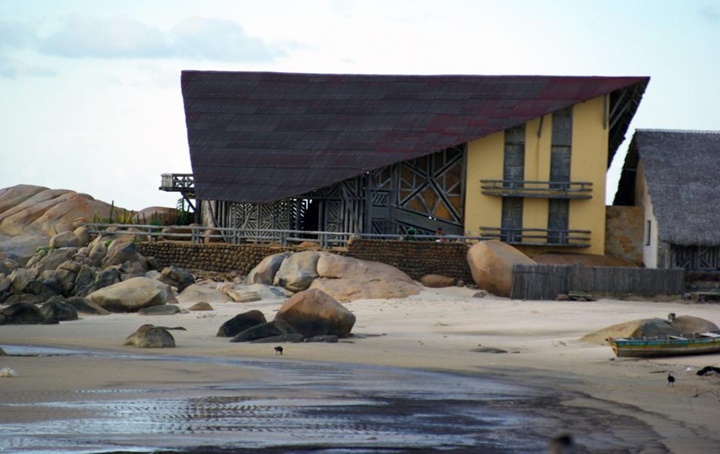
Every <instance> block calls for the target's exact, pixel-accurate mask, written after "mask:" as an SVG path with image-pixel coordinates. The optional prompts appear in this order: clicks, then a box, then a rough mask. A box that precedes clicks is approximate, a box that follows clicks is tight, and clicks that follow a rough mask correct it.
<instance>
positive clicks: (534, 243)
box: [465, 95, 610, 254]
mask: <svg viewBox="0 0 720 454" xmlns="http://www.w3.org/2000/svg"><path fill="white" fill-rule="evenodd" d="M607 97H608V95H604V96H599V97H596V98H593V99H590V100H588V101H585V102H582V103H579V104H575V105H573V106H571V107H568V108H566V109H563V110H560V111H557V112H554V113H551V114H547V115H543V116H541V117H538V118H535V119H532V120H530V121H527V122H525V123H524V124H522V125H518V126H516V127H513V128H511V129H506V130H504V131H501V132H498V133H495V134H491V135H489V136H487V137H483V138H480V139H477V140H473V141H471V142H469V143H468V145H467V191H466V199H465V229H466V231H469V232H473V233H474V234H478V235H481V236H490V237H497V238H499V239H502V240H503V241H505V242H508V243H511V244H514V245H518V246H519V247H520V248H521V249H525V250H526V252H528V253H532V252H533V249H539V250H542V251H549V250H562V251H567V250H568V249H570V250H572V249H576V250H577V249H582V251H583V252H587V253H594V254H603V253H604V250H605V172H606V169H607V167H608V166H609V163H608V156H609V155H608V142H609V133H610V128H609V124H608V116H609V112H608V104H609V103H608V99H607Z"/></svg>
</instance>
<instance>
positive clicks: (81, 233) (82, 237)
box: [73, 226, 90, 247]
mask: <svg viewBox="0 0 720 454" xmlns="http://www.w3.org/2000/svg"><path fill="white" fill-rule="evenodd" d="M73 233H74V234H75V236H76V237H77V239H78V243H79V246H81V247H82V246H87V245H88V244H90V231H89V229H88V228H87V227H85V226H80V227H78V228H76V229H75V230H73Z"/></svg>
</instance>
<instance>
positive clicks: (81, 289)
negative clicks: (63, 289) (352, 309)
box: [70, 265, 95, 296]
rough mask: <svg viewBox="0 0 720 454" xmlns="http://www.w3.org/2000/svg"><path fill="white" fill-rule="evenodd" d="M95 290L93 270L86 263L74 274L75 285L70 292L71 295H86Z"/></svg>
mask: <svg viewBox="0 0 720 454" xmlns="http://www.w3.org/2000/svg"><path fill="white" fill-rule="evenodd" d="M93 290H95V272H94V271H93V268H92V267H90V266H88V265H83V266H81V267H80V271H78V273H77V276H75V285H74V286H73V289H72V291H71V292H70V294H71V295H73V296H87V295H89V294H90V293H92V292H93Z"/></svg>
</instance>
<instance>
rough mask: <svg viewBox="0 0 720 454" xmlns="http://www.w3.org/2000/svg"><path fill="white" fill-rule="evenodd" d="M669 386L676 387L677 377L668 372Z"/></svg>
mask: <svg viewBox="0 0 720 454" xmlns="http://www.w3.org/2000/svg"><path fill="white" fill-rule="evenodd" d="M667 378H668V386H675V376H674V375H673V373H672V372H668V377H667Z"/></svg>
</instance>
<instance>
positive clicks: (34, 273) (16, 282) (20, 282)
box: [8, 268, 39, 293]
mask: <svg viewBox="0 0 720 454" xmlns="http://www.w3.org/2000/svg"><path fill="white" fill-rule="evenodd" d="M38 274H39V273H38V270H36V269H31V268H18V269H16V270H14V271H13V272H12V273H10V274H9V275H8V279H10V281H11V282H12V284H11V285H10V291H11V292H13V293H21V292H22V291H23V289H24V288H25V286H26V285H27V284H28V282H31V281H34V280H35V279H37V277H38Z"/></svg>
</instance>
